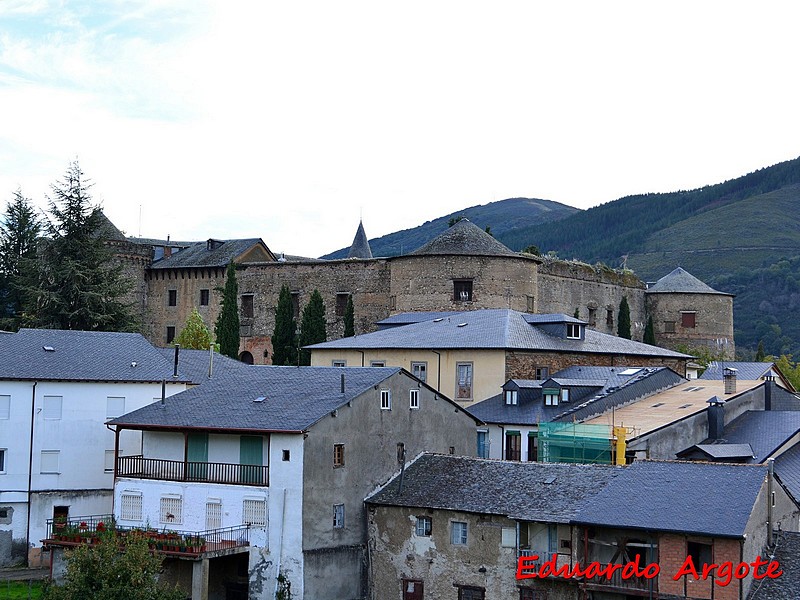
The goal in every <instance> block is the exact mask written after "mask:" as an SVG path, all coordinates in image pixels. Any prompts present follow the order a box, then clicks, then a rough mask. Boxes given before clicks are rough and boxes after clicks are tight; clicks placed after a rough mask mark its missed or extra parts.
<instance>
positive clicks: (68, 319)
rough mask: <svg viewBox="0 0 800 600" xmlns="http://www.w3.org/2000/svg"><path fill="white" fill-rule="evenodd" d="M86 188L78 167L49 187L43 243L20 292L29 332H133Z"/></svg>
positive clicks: (120, 280) (126, 286)
mask: <svg viewBox="0 0 800 600" xmlns="http://www.w3.org/2000/svg"><path fill="white" fill-rule="evenodd" d="M90 188H91V183H90V182H89V181H88V180H87V179H86V178H85V177H84V173H83V171H82V170H81V168H80V166H79V165H78V162H77V161H73V162H72V163H70V165H69V167H68V168H67V171H66V173H65V175H64V178H63V180H62V181H60V182H58V183H55V184H53V185H52V186H51V190H52V192H53V196H52V197H49V198H48V200H49V209H50V218H49V219H48V220H47V221H46V222H45V224H44V230H45V233H46V234H47V239H46V240H45V241H44V242H43V243H42V244H41V245H40V247H39V252H38V260H37V261H36V265H37V268H36V275H35V279H34V281H32V282H30V283H28V284H26V285H25V287H24V289H23V305H24V307H25V312H26V313H27V314H26V319H25V320H26V323H27V324H29V325H32V326H34V327H45V328H56V329H80V330H94V331H134V330H135V329H136V328H137V323H136V318H135V317H134V315H133V312H132V310H131V307H130V305H129V304H128V303H127V302H126V300H125V296H126V294H127V293H128V292H129V290H130V282H129V281H128V280H127V279H125V278H124V276H123V274H122V271H121V269H120V267H119V266H118V265H116V264H115V263H114V262H113V255H112V253H111V251H110V250H109V249H108V248H107V246H106V245H105V242H104V240H103V234H102V230H103V227H104V225H105V223H106V219H105V217H104V216H103V214H102V212H101V210H100V207H99V206H95V205H93V204H92V198H91V195H90V194H89V189H90Z"/></svg>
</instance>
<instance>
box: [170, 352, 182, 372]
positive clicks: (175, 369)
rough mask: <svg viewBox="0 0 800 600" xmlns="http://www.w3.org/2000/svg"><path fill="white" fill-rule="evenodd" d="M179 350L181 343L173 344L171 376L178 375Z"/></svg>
mask: <svg viewBox="0 0 800 600" xmlns="http://www.w3.org/2000/svg"><path fill="white" fill-rule="evenodd" d="M180 351H181V345H180V344H175V368H174V369H173V371H172V376H173V377H177V376H178V352H180Z"/></svg>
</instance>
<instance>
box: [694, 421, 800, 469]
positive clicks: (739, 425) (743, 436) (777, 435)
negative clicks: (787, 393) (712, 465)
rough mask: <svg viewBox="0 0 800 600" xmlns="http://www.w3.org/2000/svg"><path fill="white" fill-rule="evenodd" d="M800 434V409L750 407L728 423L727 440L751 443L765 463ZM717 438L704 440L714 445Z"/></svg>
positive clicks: (724, 438)
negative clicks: (760, 408)
mask: <svg viewBox="0 0 800 600" xmlns="http://www.w3.org/2000/svg"><path fill="white" fill-rule="evenodd" d="M798 433H800V412H799V411H790V410H748V411H747V412H745V413H743V414H741V415H739V416H738V417H736V418H735V419H734V420H733V421H731V422H730V423H728V424H727V425H725V430H724V433H723V441H724V442H726V443H728V444H750V446H751V447H752V448H753V455H754V456H755V458H753V459H752V460H751V461H749V462H754V463H762V462H764V461H765V460H767V459H768V458H769V457H770V456H771V455H772V454H773V453H774V452H775V451H776V450H778V449H779V448H780V447H781V446H782V445H783V444H785V443H786V442H787V441H788V440H789V439H790V438H792V437H793V436H795V435H797V434H798ZM713 441H714V440H710V439H709V440H704V441H703V442H702V443H703V444H710V443H712V442H713Z"/></svg>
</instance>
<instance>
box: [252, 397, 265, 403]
mask: <svg viewBox="0 0 800 600" xmlns="http://www.w3.org/2000/svg"><path fill="white" fill-rule="evenodd" d="M266 399H267V397H266V396H259V397H258V398H256V399H255V400H253V402H263V401H264V400H266Z"/></svg>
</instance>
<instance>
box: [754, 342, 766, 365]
mask: <svg viewBox="0 0 800 600" xmlns="http://www.w3.org/2000/svg"><path fill="white" fill-rule="evenodd" d="M766 356H767V355H766V353H765V352H764V340H759V342H758V350H756V362H763V360H764V359H765V358H766Z"/></svg>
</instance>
